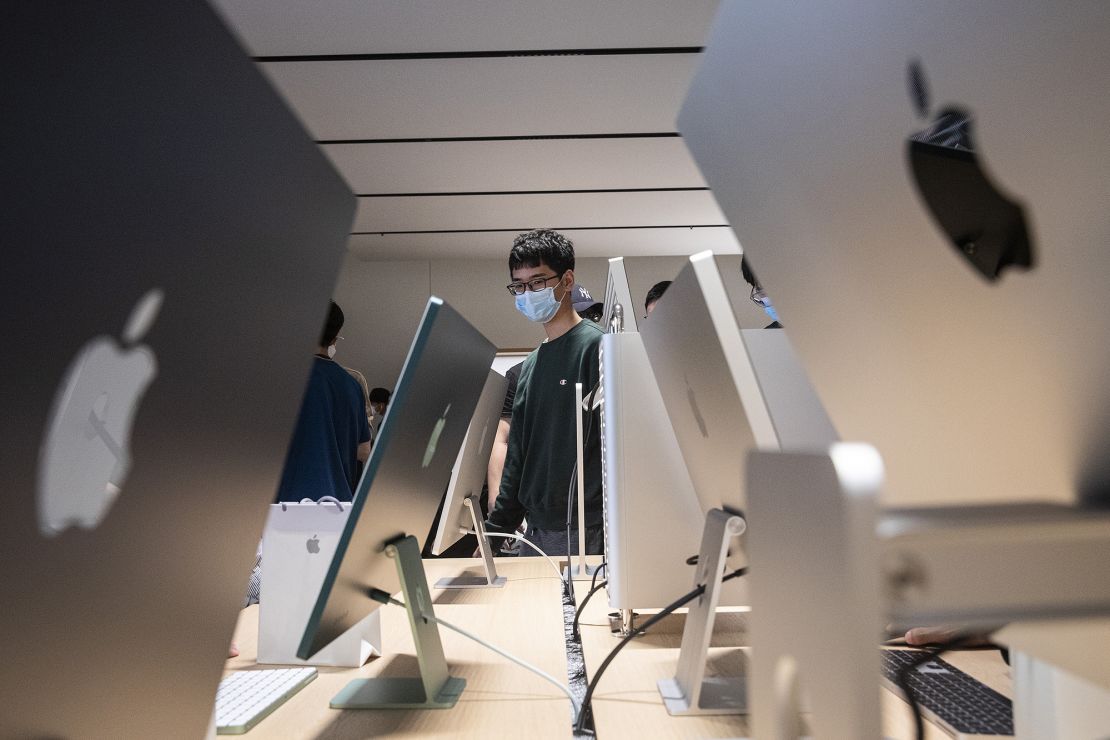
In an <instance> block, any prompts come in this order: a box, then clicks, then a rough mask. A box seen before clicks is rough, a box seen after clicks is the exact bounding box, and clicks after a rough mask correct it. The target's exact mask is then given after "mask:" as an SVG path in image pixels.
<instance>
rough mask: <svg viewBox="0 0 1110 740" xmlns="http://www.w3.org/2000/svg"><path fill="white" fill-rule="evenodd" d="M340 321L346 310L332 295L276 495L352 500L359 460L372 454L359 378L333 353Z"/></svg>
mask: <svg viewBox="0 0 1110 740" xmlns="http://www.w3.org/2000/svg"><path fill="white" fill-rule="evenodd" d="M342 327H343V311H342V310H340V308H339V306H337V305H336V304H335V302H334V301H333V302H332V303H331V306H330V307H329V309H328V318H327V321H326V322H325V324H324V330H323V332H322V333H321V336H320V344H319V346H318V347H316V353H315V356H314V357H313V360H312V372H311V374H310V375H309V378H308V387H307V388H306V389H305V394H304V399H303V400H302V401H301V413H300V415H299V416H298V417H297V426H296V427H295V428H294V430H293V439H292V440H291V441H290V443H289V451H288V452H287V453H286V456H285V469H284V470H283V471H282V474H281V483H280V484H279V486H278V493H277V499H276V501H294V502H296V501H300V500H301V499H302V498H311V499H313V500H317V499H319V498H320V497H322V496H334V497H335V498H337V499H339V500H340V501H350V500H351V498H352V497H353V495H354V487H355V484H356V483H357V478H356V475H357V472H358V463H359V462H363V463H364V462H366V460H367V458H369V457H370V424H369V422H368V421H367V419H366V400H365V399H366V396H365V395H364V394H363V392H362V388H361V387H360V386H359V384H358V382H357V381H356V380H355V379H354V378H352V377H351V376H350V374H348V373H347V371H346V370H345V369H343V367H342V366H341V365H339V364H338V363H336V362H335V361H334V360H333V359H332V358H333V357H334V356H335V343H336V340H337V339H338V338H339V330H340V329H341V328H342Z"/></svg>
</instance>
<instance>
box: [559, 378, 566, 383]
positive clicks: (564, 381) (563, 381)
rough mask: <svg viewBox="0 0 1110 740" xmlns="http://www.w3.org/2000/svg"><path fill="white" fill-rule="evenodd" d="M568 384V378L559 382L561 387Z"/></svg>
mask: <svg viewBox="0 0 1110 740" xmlns="http://www.w3.org/2000/svg"><path fill="white" fill-rule="evenodd" d="M566 384H567V379H566V378H563V379H562V380H560V381H559V385H566Z"/></svg>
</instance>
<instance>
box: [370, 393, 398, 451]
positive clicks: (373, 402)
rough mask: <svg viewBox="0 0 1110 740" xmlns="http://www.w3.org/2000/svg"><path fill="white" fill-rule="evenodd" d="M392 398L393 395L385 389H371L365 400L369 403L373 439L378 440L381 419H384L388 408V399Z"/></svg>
mask: <svg viewBox="0 0 1110 740" xmlns="http://www.w3.org/2000/svg"><path fill="white" fill-rule="evenodd" d="M392 397H393V393H392V392H390V391H389V390H388V389H386V388H371V389H370V393H369V395H368V396H367V398H368V399H369V401H370V411H371V415H370V429H371V433H372V434H373V437H374V439H377V438H378V432H379V431H380V430H381V428H382V419H384V418H385V410H386V408H387V407H388V406H389V399H390V398H392Z"/></svg>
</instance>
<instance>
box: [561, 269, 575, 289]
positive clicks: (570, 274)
mask: <svg viewBox="0 0 1110 740" xmlns="http://www.w3.org/2000/svg"><path fill="white" fill-rule="evenodd" d="M563 277H565V278H566V280H567V292H570V290H571V288H573V287H574V270H567V271H566V272H564V273H563Z"/></svg>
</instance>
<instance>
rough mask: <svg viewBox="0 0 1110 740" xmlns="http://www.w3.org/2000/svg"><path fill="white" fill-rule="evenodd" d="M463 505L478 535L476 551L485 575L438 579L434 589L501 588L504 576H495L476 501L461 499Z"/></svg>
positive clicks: (490, 549)
mask: <svg viewBox="0 0 1110 740" xmlns="http://www.w3.org/2000/svg"><path fill="white" fill-rule="evenodd" d="M463 505H464V506H466V509H467V511H469V512H470V523H471V524H473V525H474V532H475V533H476V534H477V535H478V551H479V552H481V553H482V565H483V566H485V569H486V574H485V575H484V576H452V577H451V578H440V579H439V580H438V581H436V588H501V587H502V586H504V585H505V576H499V575H497V566H495V565H494V564H493V548H492V547H491V546H490V544H489V537H487V536H486V528H485V527H484V526H483V525H482V516H481V514H480V513H479V512H480V511H481V509H479V508H478V501H477V499H476V498H475V497H474V496H473V495H470V496H467V497H466V498H465V499H463Z"/></svg>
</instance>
